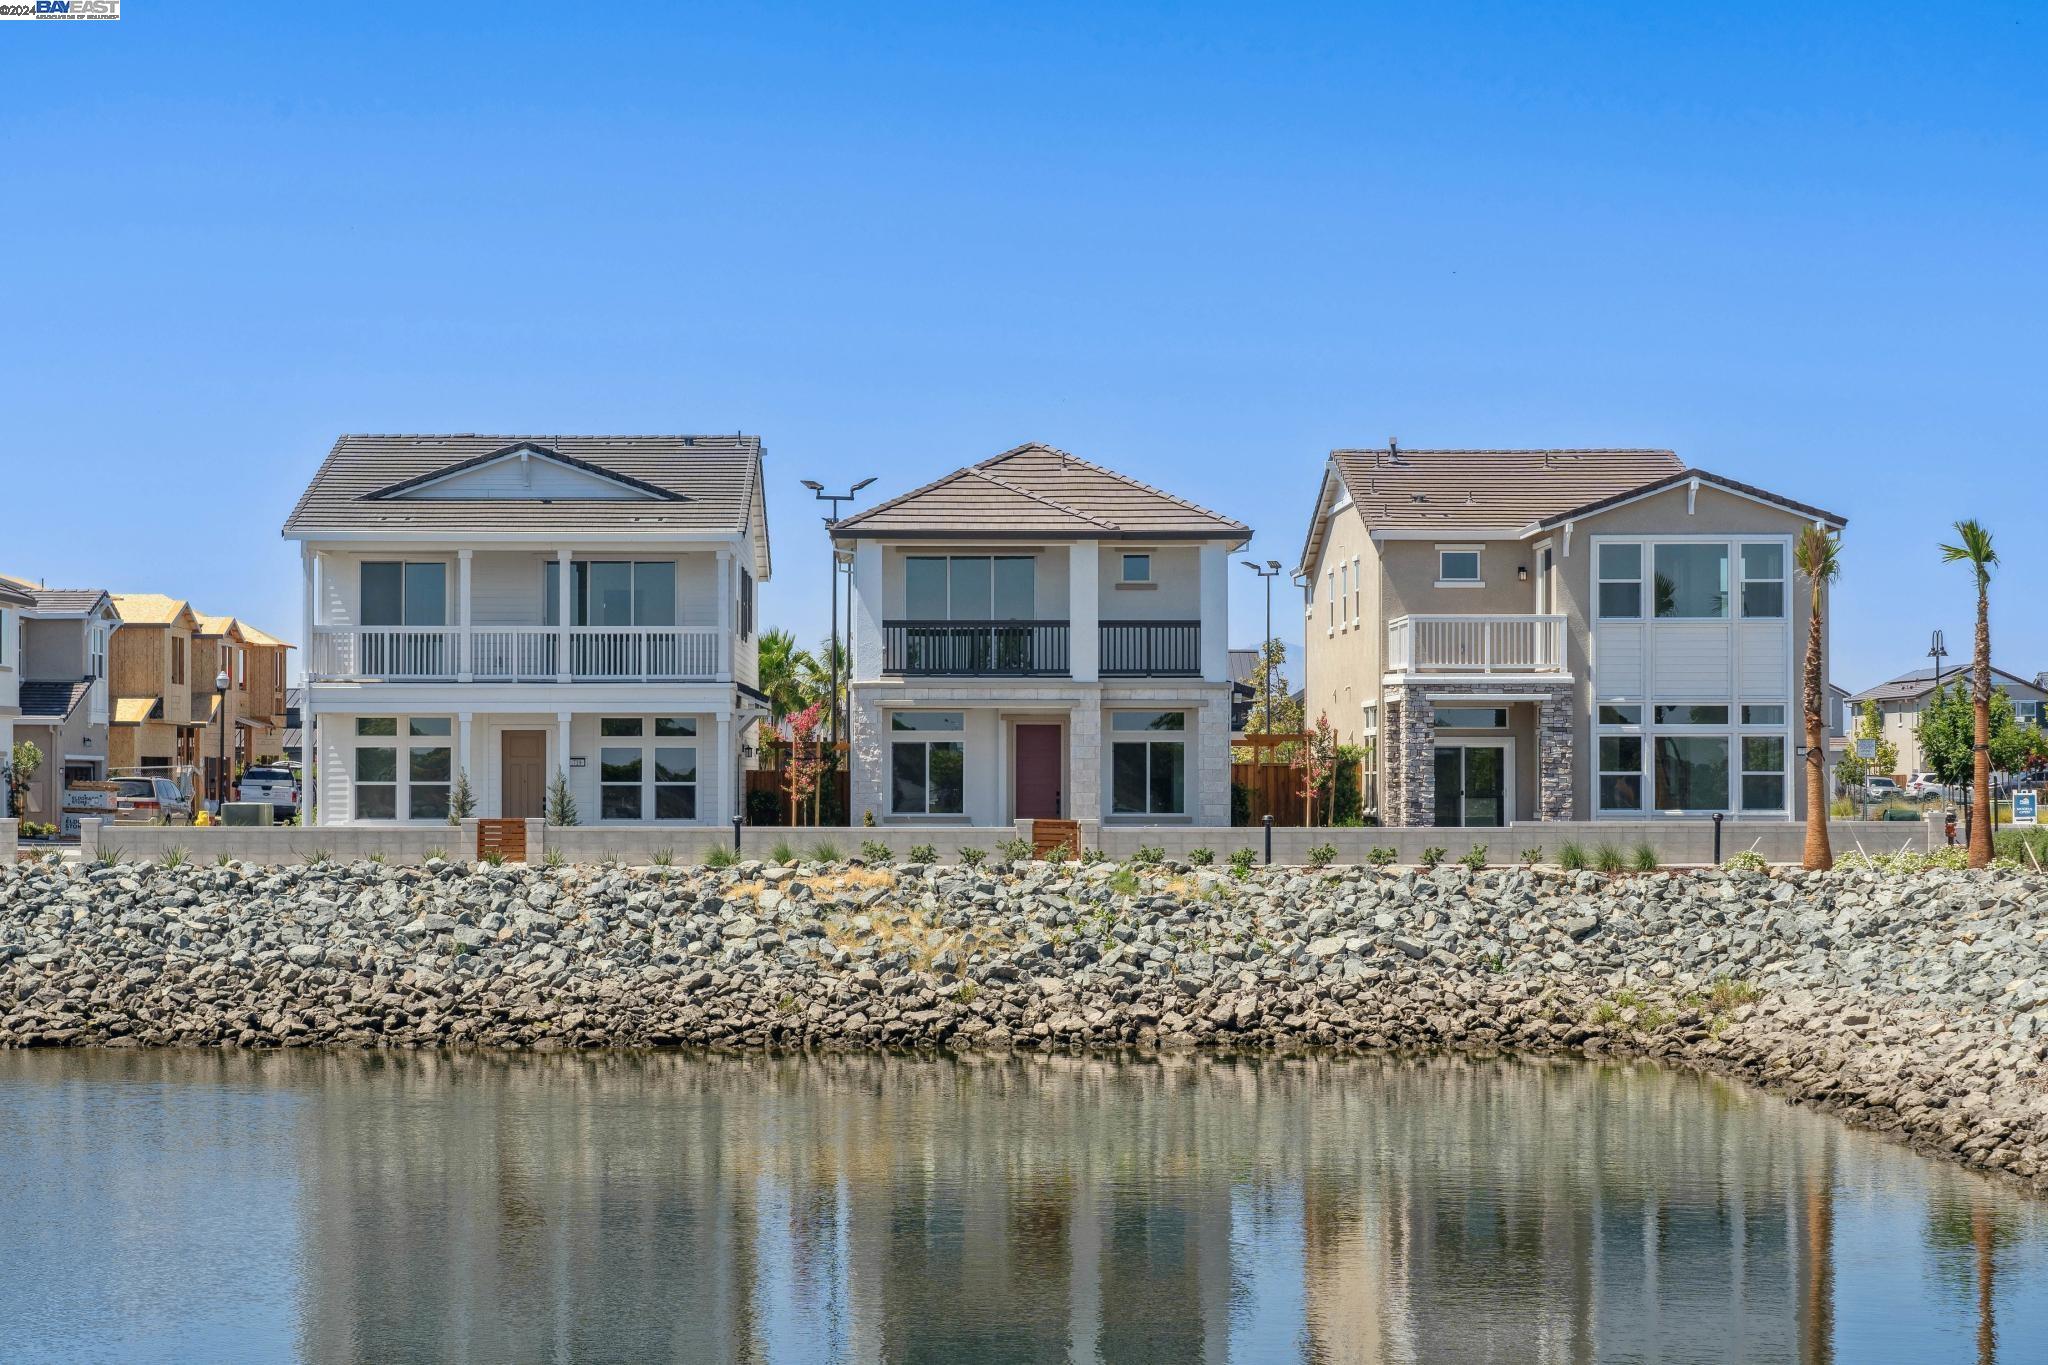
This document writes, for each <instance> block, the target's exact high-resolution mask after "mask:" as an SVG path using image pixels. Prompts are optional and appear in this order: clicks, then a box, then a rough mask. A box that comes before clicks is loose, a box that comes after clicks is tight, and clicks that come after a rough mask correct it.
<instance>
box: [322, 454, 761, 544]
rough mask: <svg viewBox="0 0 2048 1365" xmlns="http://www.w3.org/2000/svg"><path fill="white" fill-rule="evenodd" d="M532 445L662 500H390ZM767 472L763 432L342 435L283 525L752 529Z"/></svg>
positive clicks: (401, 530)
mask: <svg viewBox="0 0 2048 1365" xmlns="http://www.w3.org/2000/svg"><path fill="white" fill-rule="evenodd" d="M522 445H531V446H535V447H538V448H540V449H542V450H544V451H548V452H551V453H554V454H557V455H559V456H561V457H562V458H563V460H564V461H565V462H566V463H570V464H573V465H575V466H577V467H580V468H585V469H590V470H594V471H596V472H598V473H604V474H613V475H616V476H618V477H619V479H620V480H621V481H622V482H627V483H631V484H635V485H642V486H644V487H646V488H648V489H651V490H654V491H656V492H658V493H659V494H661V495H662V496H660V497H656V498H635V499H630V500H621V501H607V500H603V499H595V498H554V499H550V500H540V499H526V498H507V499H481V500H470V499H464V500H448V501H435V500H428V499H418V498H404V497H393V496H391V494H392V493H393V491H394V490H395V489H398V488H401V487H403V486H406V485H410V484H413V483H416V482H418V481H420V480H422V479H426V478H429V477H431V476H433V475H436V474H442V473H446V472H449V471H450V470H452V469H455V468H457V467H460V466H464V465H469V464H474V463H477V462H478V461H480V460H483V459H486V458H488V457H490V456H492V455H495V454H498V453H499V452H501V451H506V450H516V449H518V448H519V447H520V446H522ZM760 480H761V440H760V438H759V437H757V436H739V435H734V436H487V435H477V434H473V433H465V434H460V435H445V436H437V435H411V436H371V435H347V436H343V437H341V438H340V439H339V440H337V441H336V442H335V443H334V448H333V449H332V450H330V451H329V452H328V453H327V458H326V460H325V461H323V462H322V463H321V466H320V468H319V470H318V471H317V472H316V473H315V474H314V475H313V481H312V482H311V483H310V484H309V485H307V488H306V491H305V492H304V493H303V494H301V495H300V497H299V501H298V505H297V506H296V507H294V508H292V512H291V515H290V516H289V517H287V518H286V519H285V524H284V533H285V534H286V535H287V536H295V535H306V536H314V537H317V536H318V535H320V534H321V533H322V532H349V531H369V532H379V531H382V532H391V533H395V534H406V533H422V532H424V533H434V532H448V533H454V534H460V533H463V532H473V531H492V530H510V531H538V532H554V531H561V532H571V533H573V532H579V531H590V532H607V531H641V532H651V533H659V532H662V531H704V532H711V533H717V532H741V531H745V530H747V529H749V527H750V524H751V520H752V513H753V503H754V498H755V496H756V492H757V490H758V488H759V485H760ZM379 495H382V496H379Z"/></svg>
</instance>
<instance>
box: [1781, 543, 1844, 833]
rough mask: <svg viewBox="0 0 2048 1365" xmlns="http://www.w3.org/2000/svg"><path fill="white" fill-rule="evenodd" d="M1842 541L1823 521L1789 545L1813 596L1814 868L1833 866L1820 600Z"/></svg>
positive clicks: (1809, 671) (1809, 707) (1810, 763)
mask: <svg viewBox="0 0 2048 1365" xmlns="http://www.w3.org/2000/svg"><path fill="white" fill-rule="evenodd" d="M1841 551H1842V542H1841V541H1839V540H1837V539H1835V537H1834V536H1833V535H1831V534H1829V532H1828V531H1827V530H1826V528H1824V527H1821V526H1817V525H1816V526H1809V527H1807V528H1806V529H1805V530H1804V531H1802V532H1800V534H1799V540H1798V542H1797V543H1796V544H1795V545H1794V546H1793V549H1792V560H1793V563H1795V564H1796V565H1798V567H1799V572H1800V573H1802V574H1804V575H1805V576H1806V581H1807V583H1808V585H1809V590H1810V593H1811V597H1810V599H1809V602H1810V606H1809V609H1808V614H1807V618H1806V679H1805V683H1806V688H1805V690H1806V861H1805V864H1804V865H1805V866H1806V867H1807V868H1809V869H1811V870H1814V871H1822V872H1824V871H1826V870H1827V869H1828V868H1831V867H1833V866H1834V865H1835V852H1834V850H1833V849H1832V848H1831V847H1829V846H1828V774H1827V738H1826V734H1827V721H1826V718H1825V716H1824V714H1823V710H1824V707H1825V704H1826V695H1827V667H1826V661H1825V659H1824V658H1823V657H1822V652H1821V641H1822V639H1823V637H1824V635H1825V632H1824V631H1823V630H1822V628H1821V603H1822V601H1823V600H1824V599H1825V598H1826V595H1827V592H1826V590H1827V585H1828V584H1830V583H1832V582H1834V581H1835V578H1836V577H1837V576H1838V575H1839V574H1840V573H1841V572H1842V563H1841Z"/></svg>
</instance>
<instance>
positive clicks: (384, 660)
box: [357, 560, 454, 677]
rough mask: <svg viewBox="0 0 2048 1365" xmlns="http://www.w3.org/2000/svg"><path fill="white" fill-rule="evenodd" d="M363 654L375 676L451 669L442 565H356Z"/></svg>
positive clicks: (361, 665) (363, 665) (362, 666)
mask: <svg viewBox="0 0 2048 1365" xmlns="http://www.w3.org/2000/svg"><path fill="white" fill-rule="evenodd" d="M361 609H362V610H361V615H362V623H363V625H364V627H365V630H364V632H363V642H362V651H363V657H362V659H361V660H360V661H359V662H358V665H357V669H358V671H359V672H361V673H364V674H367V675H370V676H373V677H376V676H388V677H438V676H441V675H444V674H447V673H451V672H453V671H454V668H453V664H454V660H453V659H452V658H451V657H450V655H449V641H448V638H447V636H446V634H445V633H444V628H445V627H446V626H447V624H448V566H447V565H446V564H441V563H435V562H431V561H430V562H426V563H420V562H410V563H403V562H399V561H396V560H381V561H380V560H370V561H367V562H365V563H364V564H363V567H362V602H361Z"/></svg>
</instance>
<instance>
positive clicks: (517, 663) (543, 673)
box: [306, 626, 725, 682]
mask: <svg viewBox="0 0 2048 1365" xmlns="http://www.w3.org/2000/svg"><path fill="white" fill-rule="evenodd" d="M563 638H564V633H563V632H562V631H559V630H557V629H555V628H554V627H553V626H475V627H471V628H470V629H468V630H464V629H462V628H461V627H459V626H446V627H410V626H408V627H395V626H377V627H365V628H354V629H351V628H340V627H335V628H327V627H316V628H315V629H314V631H313V647H312V650H311V657H310V658H309V659H308V661H307V668H306V672H307V676H308V677H309V678H311V679H313V680H314V681H316V682H317V681H359V682H453V681H455V680H457V679H460V678H464V677H468V678H472V679H476V680H478V681H485V682H554V681H557V680H558V679H560V678H562V677H563V676H564V675H565V672H566V676H567V677H569V678H570V679H572V680H574V681H577V682H679V681H692V680H709V679H714V678H716V677H718V675H719V672H720V666H721V662H722V660H723V658H724V653H725V651H724V646H723V642H722V640H721V638H720V632H719V631H718V629H717V628H716V627H713V626H629V627H611V626H575V627H572V628H571V629H570V630H569V631H568V632H567V641H568V649H567V653H568V668H567V669H566V670H564V669H563V668H562V655H563V652H564V651H563Z"/></svg>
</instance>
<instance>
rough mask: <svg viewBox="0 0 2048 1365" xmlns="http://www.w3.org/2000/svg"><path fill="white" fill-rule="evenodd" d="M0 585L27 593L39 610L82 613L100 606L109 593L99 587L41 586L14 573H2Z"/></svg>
mask: <svg viewBox="0 0 2048 1365" xmlns="http://www.w3.org/2000/svg"><path fill="white" fill-rule="evenodd" d="M0 587H8V588H14V589H16V590H18V591H21V592H25V593H27V594H28V595H29V598H30V600H31V601H32V602H33V603H34V605H35V609H36V610H37V611H63V612H78V613H80V614H81V615H82V614H84V613H85V612H89V611H91V610H92V609H93V608H94V607H96V606H98V605H99V601H100V599H101V598H102V597H105V596H106V595H107V594H106V593H105V592H103V591H101V590H100V589H98V588H45V587H40V586H38V585H36V584H34V583H31V582H29V581H28V580H27V579H25V578H17V577H15V576H14V575H13V574H0Z"/></svg>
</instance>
